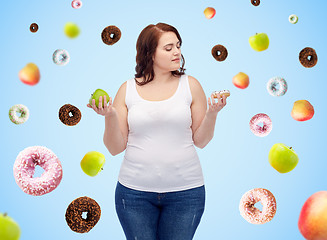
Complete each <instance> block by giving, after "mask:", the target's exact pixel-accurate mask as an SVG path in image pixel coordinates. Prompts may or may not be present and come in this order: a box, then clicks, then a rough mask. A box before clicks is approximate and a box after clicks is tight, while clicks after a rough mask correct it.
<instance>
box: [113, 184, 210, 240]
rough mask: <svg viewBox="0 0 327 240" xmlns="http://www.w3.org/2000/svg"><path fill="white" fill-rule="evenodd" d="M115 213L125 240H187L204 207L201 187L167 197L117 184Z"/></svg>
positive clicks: (167, 195)
mask: <svg viewBox="0 0 327 240" xmlns="http://www.w3.org/2000/svg"><path fill="white" fill-rule="evenodd" d="M115 203H116V212H117V215H118V218H119V221H120V224H121V225H122V228H123V230H124V233H125V236H126V239H127V240H191V239H193V236H194V233H195V230H196V228H197V227H198V225H199V223H200V220H201V217H202V214H203V212H204V205H205V187H204V186H202V187H197V188H193V189H189V190H184V191H178V192H167V193H155V192H144V191H137V190H133V189H130V188H127V187H125V186H123V185H122V184H120V183H119V182H118V183H117V187H116V194H115Z"/></svg>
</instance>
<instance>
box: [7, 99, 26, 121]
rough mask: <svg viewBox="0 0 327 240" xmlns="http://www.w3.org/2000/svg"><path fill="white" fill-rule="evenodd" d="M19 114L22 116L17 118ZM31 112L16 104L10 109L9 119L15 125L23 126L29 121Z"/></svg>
mask: <svg viewBox="0 0 327 240" xmlns="http://www.w3.org/2000/svg"><path fill="white" fill-rule="evenodd" d="M17 113H18V114H20V116H17ZM29 115H30V114H29V111H28V108H27V107H26V106H24V105H23V104H16V105H14V106H12V107H11V108H10V109H9V118H10V121H12V122H13V123H15V124H22V123H24V122H26V121H27V119H28V117H29Z"/></svg>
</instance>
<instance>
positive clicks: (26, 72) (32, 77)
mask: <svg viewBox="0 0 327 240" xmlns="http://www.w3.org/2000/svg"><path fill="white" fill-rule="evenodd" d="M18 77H19V79H20V80H21V81H22V82H23V83H25V84H27V85H35V84H37V83H38V82H39V81H40V71H39V68H38V67H37V66H36V65H35V64H34V63H28V64H26V66H25V67H23V68H22V70H20V71H19V73H18Z"/></svg>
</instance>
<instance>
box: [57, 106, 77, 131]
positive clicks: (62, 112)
mask: <svg viewBox="0 0 327 240" xmlns="http://www.w3.org/2000/svg"><path fill="white" fill-rule="evenodd" d="M70 114H71V115H72V116H70ZM81 118H82V113H81V111H80V110H79V109H78V108H77V107H75V106H73V105H71V104H65V105H63V106H62V107H61V108H60V109H59V119H60V121H61V122H62V123H63V124H65V125H67V126H74V125H76V124H77V123H78V122H79V121H80V120H81Z"/></svg>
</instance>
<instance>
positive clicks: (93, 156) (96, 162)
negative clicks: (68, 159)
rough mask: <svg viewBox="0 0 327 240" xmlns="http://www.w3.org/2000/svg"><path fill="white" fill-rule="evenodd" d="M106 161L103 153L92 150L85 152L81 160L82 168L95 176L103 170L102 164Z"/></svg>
mask: <svg viewBox="0 0 327 240" xmlns="http://www.w3.org/2000/svg"><path fill="white" fill-rule="evenodd" d="M105 161H106V159H105V157H104V155H103V154H102V153H99V152H96V151H91V152H88V153H87V154H85V156H84V157H83V159H82V160H81V168H82V170H83V172H85V173H86V174H87V175H89V176H91V177H94V176H96V175H97V174H98V173H99V172H100V171H101V170H103V168H102V166H103V164H104V163H105Z"/></svg>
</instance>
